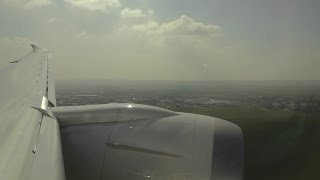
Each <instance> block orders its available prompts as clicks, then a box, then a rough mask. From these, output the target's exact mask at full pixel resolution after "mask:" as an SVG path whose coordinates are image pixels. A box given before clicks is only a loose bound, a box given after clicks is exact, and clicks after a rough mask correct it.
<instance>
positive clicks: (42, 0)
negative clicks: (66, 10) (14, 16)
mask: <svg viewBox="0 0 320 180" xmlns="http://www.w3.org/2000/svg"><path fill="white" fill-rule="evenodd" d="M52 4H53V2H52V1H51V0H31V1H29V2H28V3H26V4H25V7H26V8H33V7H43V6H50V5H52Z"/></svg>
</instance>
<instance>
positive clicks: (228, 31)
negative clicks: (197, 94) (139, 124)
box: [0, 0, 320, 81]
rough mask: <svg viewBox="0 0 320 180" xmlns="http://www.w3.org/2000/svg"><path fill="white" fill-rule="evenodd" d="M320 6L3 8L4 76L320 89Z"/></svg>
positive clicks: (173, 1) (125, 2) (64, 3)
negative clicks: (8, 72) (36, 55)
mask: <svg viewBox="0 0 320 180" xmlns="http://www.w3.org/2000/svg"><path fill="white" fill-rule="evenodd" d="M319 8H320V1H319V0H303V1H302V0H198V1H194V0H0V67H2V66H5V65H6V64H8V62H9V61H12V60H15V59H18V58H19V57H22V56H23V55H25V54H26V53H28V52H30V51H31V48H30V47H29V45H28V44H30V43H35V44H37V45H39V46H41V47H43V48H45V49H48V50H50V51H51V53H52V56H53V58H54V68H55V78H56V80H58V81H59V80H320V35H319V34H320V11H319Z"/></svg>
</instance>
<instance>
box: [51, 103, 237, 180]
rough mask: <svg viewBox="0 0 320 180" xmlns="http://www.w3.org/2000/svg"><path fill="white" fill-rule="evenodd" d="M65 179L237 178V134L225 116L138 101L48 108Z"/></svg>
mask: <svg viewBox="0 0 320 180" xmlns="http://www.w3.org/2000/svg"><path fill="white" fill-rule="evenodd" d="M52 111H53V113H54V115H55V116H56V117H57V119H58V120H59V123H60V127H61V128H60V131H61V140H62V149H63V155H64V162H65V170H66V176H67V179H68V180H82V179H90V180H98V179H99V180H101V179H103V180H118V179H119V180H120V179H121V180H131V179H134V180H135V179H139V180H140V179H159V180H180V179H181V180H182V179H183V180H195V179H197V180H213V179H215V180H240V179H242V177H243V137H242V132H241V129H240V128H239V127H238V126H237V125H235V124H232V123H230V122H227V121H224V120H221V119H217V118H213V117H208V116H201V115H195V114H188V113H178V112H173V111H169V110H165V109H162V108H157V107H152V106H146V105H138V104H106V105H90V106H70V107H57V108H53V109H52Z"/></svg>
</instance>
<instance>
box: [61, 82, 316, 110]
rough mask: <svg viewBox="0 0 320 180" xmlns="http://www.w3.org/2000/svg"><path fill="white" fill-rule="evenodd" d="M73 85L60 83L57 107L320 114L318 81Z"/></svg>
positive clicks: (80, 83)
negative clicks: (221, 108) (247, 109)
mask: <svg viewBox="0 0 320 180" xmlns="http://www.w3.org/2000/svg"><path fill="white" fill-rule="evenodd" d="M71 84H72V82H70V83H58V87H57V103H58V105H61V106H62V105H63V106H75V105H88V104H107V103H137V104H146V105H152V106H158V107H162V108H166V109H175V108H179V107H181V108H184V107H215V106H254V107H257V108H260V109H263V110H284V111H299V112H320V92H319V91H318V90H319V84H320V83H319V82H318V81H312V82H304V81H301V82H300V81H280V82H279V81H266V82H263V81H257V82H256V81H243V82H240V81H204V82H180V81H177V82H172V81H160V82H157V81H155V82H153V81H120V82H110V81H107V82H75V83H73V84H72V85H71Z"/></svg>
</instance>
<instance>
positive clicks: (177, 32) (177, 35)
mask: <svg viewBox="0 0 320 180" xmlns="http://www.w3.org/2000/svg"><path fill="white" fill-rule="evenodd" d="M120 17H121V19H122V22H121V25H120V28H118V29H117V30H118V31H119V32H121V33H123V31H125V33H130V32H131V33H138V35H140V37H143V38H147V40H149V41H151V42H153V43H157V44H159V43H160V44H162V43H163V42H168V41H170V43H172V42H179V43H184V44H186V43H187V44H190V43H194V42H204V41H208V40H209V41H210V40H211V39H212V38H213V37H216V36H221V35H222V28H221V27H219V26H216V25H212V24H205V23H202V22H199V21H196V20H194V19H192V18H190V17H188V16H186V15H183V16H181V17H179V18H178V19H176V20H174V21H170V22H165V23H159V22H157V21H155V20H154V18H153V11H152V10H149V11H148V12H147V13H144V12H143V11H142V10H140V9H135V10H131V9H129V8H126V9H124V10H122V12H121V16H120Z"/></svg>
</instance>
